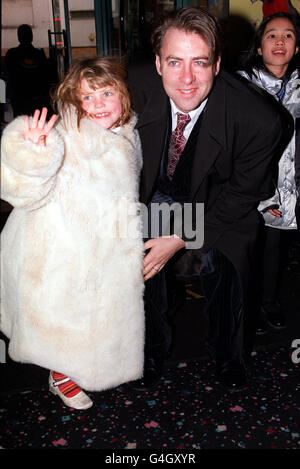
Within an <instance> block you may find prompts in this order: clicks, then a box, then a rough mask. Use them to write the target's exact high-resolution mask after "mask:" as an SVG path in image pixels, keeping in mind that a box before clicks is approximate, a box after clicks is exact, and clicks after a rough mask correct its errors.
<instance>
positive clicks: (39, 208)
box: [0, 111, 144, 391]
mask: <svg viewBox="0 0 300 469" xmlns="http://www.w3.org/2000/svg"><path fill="white" fill-rule="evenodd" d="M23 119H24V118H23V117H19V118H17V119H15V120H14V121H13V122H12V123H11V124H9V125H8V126H7V127H6V128H5V130H4V133H3V137H2V151H1V153H2V171H1V176H2V187H1V189H2V193H1V197H2V198H3V199H4V200H6V201H8V202H9V203H10V204H11V205H13V206H14V210H13V211H12V213H11V215H10V216H9V218H8V221H7V223H6V225H5V227H4V229H3V232H2V235H1V238H2V239H1V248H2V256H1V262H2V269H1V277H2V279H1V280H2V285H1V294H2V306H1V322H0V326H1V330H2V332H3V333H4V334H5V335H6V336H7V337H9V338H10V344H9V354H10V356H11V358H12V359H14V360H16V361H21V362H25V363H35V364H37V365H39V366H42V367H45V368H48V369H54V370H55V371H58V372H61V373H65V374H66V375H68V376H70V377H71V378H72V379H73V380H74V381H76V382H77V383H78V384H79V385H80V386H82V387H83V388H84V389H87V390H91V391H97V390H102V389H107V388H110V387H114V386H117V385H119V384H121V383H124V382H126V381H130V380H134V379H137V378H140V377H141V375H142V371H143V356H144V353H143V347H144V310H143V288H144V284H143V277H142V259H143V242H142V235H141V227H140V225H139V215H138V213H137V208H138V207H137V194H138V177H139V172H140V169H141V168H140V167H141V150H140V142H139V139H138V136H137V133H136V131H135V130H134V124H135V118H133V119H132V120H131V122H130V123H129V124H128V125H126V126H124V127H122V128H121V129H120V132H119V133H118V134H116V133H113V132H111V131H109V130H104V129H101V128H100V127H99V126H98V125H97V124H95V123H94V122H92V121H91V120H89V119H87V118H84V119H82V120H81V124H80V132H79V131H78V129H77V120H76V116H75V113H74V111H72V112H70V114H69V116H68V118H67V119H66V120H65V121H63V120H61V121H60V122H59V123H58V124H57V125H56V127H55V129H53V130H52V131H51V132H50V135H49V136H48V138H47V144H46V146H44V147H42V146H37V145H35V144H34V143H31V142H29V141H26V140H25V139H24V138H23Z"/></svg>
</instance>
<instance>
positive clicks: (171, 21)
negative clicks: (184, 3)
mask: <svg viewBox="0 0 300 469" xmlns="http://www.w3.org/2000/svg"><path fill="white" fill-rule="evenodd" d="M170 28H175V29H179V30H182V31H185V32H190V33H196V34H198V35H199V36H201V37H202V39H203V40H204V41H205V42H206V43H207V45H208V47H209V49H210V57H209V63H210V64H212V65H215V64H216V62H217V60H218V58H219V56H220V55H221V49H222V48H221V43H222V40H221V29H220V25H219V22H218V20H217V18H215V17H214V16H213V15H211V14H210V13H209V12H208V11H207V10H205V9H204V8H181V9H180V10H177V11H173V12H171V13H167V14H166V15H165V16H164V18H163V20H162V22H161V24H160V25H159V26H158V27H157V28H156V29H155V30H154V31H153V33H152V37H151V43H152V47H153V51H154V54H155V55H158V56H160V52H161V47H162V43H163V40H164V37H165V35H166V32H167V31H168V29H170Z"/></svg>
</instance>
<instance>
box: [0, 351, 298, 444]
mask: <svg viewBox="0 0 300 469" xmlns="http://www.w3.org/2000/svg"><path fill="white" fill-rule="evenodd" d="M252 360H253V361H252V364H251V367H250V376H251V379H250V382H249V387H248V389H246V390H244V391H241V392H237V393H229V392H226V390H225V388H224V387H223V386H222V385H221V384H220V383H219V382H218V381H217V378H216V376H215V367H214V365H213V364H212V363H211V362H209V361H205V360H190V361H187V362H184V361H182V360H181V361H180V363H169V364H168V365H167V366H166V367H165V370H164V376H163V379H162V380H161V383H160V384H159V385H158V386H157V389H155V390H154V391H152V392H147V393H142V392H136V391H134V390H132V389H130V388H129V387H128V386H127V385H126V384H125V385H122V386H119V387H118V388H115V389H112V390H108V391H105V392H100V393H88V394H89V395H90V396H91V397H92V399H93V400H94V406H93V407H92V408H91V409H88V410H87V411H75V410H74V409H70V408H68V407H65V406H64V405H63V404H62V403H61V401H60V400H59V399H58V398H57V396H53V395H52V394H50V393H49V392H48V389H47V388H46V387H44V388H43V389H40V390H34V391H32V392H28V391H26V392H21V393H20V392H19V393H17V394H10V395H6V396H4V398H3V399H2V403H1V407H0V428H1V435H0V447H2V448H7V449H12V448H23V449H24V448H56V449H58V448H74V449H75V448H94V449H99V448H105V449H125V448H127V449H144V448H151V449H158V448H160V449H164V448H165V449H171V448H173V449H176V448H177V449H186V450H194V449H202V448H210V449H212V448H236V449H243V448H246V449H248V448H268V449H272V448H273V449H277V448H298V449H300V417H299V416H300V382H299V369H300V364H298V365H297V364H294V363H293V362H292V360H291V351H290V350H289V349H288V348H284V347H277V348H276V349H275V350H260V351H257V353H256V354H255V355H254V356H253V358H252ZM45 385H46V383H45Z"/></svg>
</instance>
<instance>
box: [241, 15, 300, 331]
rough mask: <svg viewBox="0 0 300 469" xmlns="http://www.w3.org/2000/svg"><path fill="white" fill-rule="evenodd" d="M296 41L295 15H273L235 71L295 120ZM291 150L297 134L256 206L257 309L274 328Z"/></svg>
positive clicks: (299, 181) (289, 219) (298, 90)
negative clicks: (260, 227) (260, 221)
mask: <svg viewBox="0 0 300 469" xmlns="http://www.w3.org/2000/svg"><path fill="white" fill-rule="evenodd" d="M299 43H300V33H299V30H298V26H297V19H296V17H293V16H290V15H289V14H287V13H277V14H275V15H272V16H270V17H268V18H267V19H265V20H264V21H263V22H262V23H261V25H260V27H259V28H258V30H257V32H256V35H255V38H254V43H253V46H252V49H251V50H250V52H249V54H248V58H247V59H246V64H245V70H244V71H243V72H240V74H241V75H243V76H244V77H246V78H247V79H248V80H250V81H252V82H253V83H255V84H256V85H258V86H259V87H261V88H263V89H265V90H266V91H267V92H269V93H270V94H271V95H273V96H274V97H275V98H276V99H277V100H278V101H281V103H282V104H283V106H285V107H286V109H287V110H288V111H289V112H290V114H291V115H292V116H293V117H294V120H295V124H296V123H297V119H299V118H300V76H299V70H297V63H296V60H297V54H298V51H299ZM298 123H299V120H298ZM270 125H272V123H270ZM296 128H297V125H295V129H296ZM298 144H299V142H298ZM295 149H296V132H295V133H294V136H293V138H292V139H291V140H290V142H289V144H288V146H287V147H286V149H285V151H284V153H283V154H282V156H281V159H280V161H279V172H278V181H277V187H276V192H275V194H274V196H273V197H272V198H271V199H269V200H264V201H263V202H261V204H260V205H259V210H260V211H261V212H262V214H263V216H264V219H265V226H266V229H265V246H264V264H263V267H264V268H263V298H262V302H263V304H262V313H263V316H265V317H266V319H267V321H268V323H269V325H270V326H272V327H274V328H275V329H282V328H284V327H286V318H285V313H284V311H283V310H282V308H281V305H280V302H279V300H278V290H279V288H278V287H279V276H280V264H281V260H282V256H283V255H284V251H283V250H282V241H287V240H285V239H284V238H286V237H287V235H290V236H289V237H291V235H295V236H297V235H298V236H299V229H298V231H297V222H296V217H295V206H296V200H297V196H298V197H299V190H300V174H297V172H295V167H299V162H296V159H297V158H296V150H295ZM298 158H299V156H298ZM297 165H298V166H297ZM296 186H297V187H296ZM285 246H287V243H286V242H285ZM262 319H263V318H262ZM265 332H267V330H266V328H265V325H264V321H263V320H261V321H260V323H259V326H258V329H257V333H260V334H261V333H265Z"/></svg>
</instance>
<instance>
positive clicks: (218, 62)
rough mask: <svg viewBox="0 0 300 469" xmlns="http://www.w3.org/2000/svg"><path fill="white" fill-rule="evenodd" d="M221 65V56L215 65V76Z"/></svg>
mask: <svg viewBox="0 0 300 469" xmlns="http://www.w3.org/2000/svg"><path fill="white" fill-rule="evenodd" d="M220 66H221V56H220V57H218V60H217V62H216V65H215V76H217V75H218V73H219V71H220Z"/></svg>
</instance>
